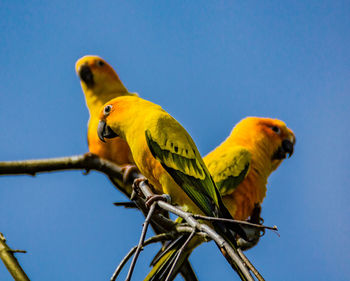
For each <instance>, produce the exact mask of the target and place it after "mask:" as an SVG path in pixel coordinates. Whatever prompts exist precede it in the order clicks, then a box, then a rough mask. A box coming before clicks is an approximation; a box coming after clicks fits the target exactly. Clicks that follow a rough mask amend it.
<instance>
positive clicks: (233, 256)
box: [138, 181, 254, 281]
mask: <svg viewBox="0 0 350 281" xmlns="http://www.w3.org/2000/svg"><path fill="white" fill-rule="evenodd" d="M138 186H139V187H140V189H141V191H142V193H143V194H144V195H145V196H146V197H150V196H152V195H153V193H152V192H151V189H150V187H149V186H148V185H147V184H146V182H145V181H143V182H141V183H140V184H139V185H138ZM157 204H158V206H159V207H160V208H162V209H164V210H166V211H168V212H171V213H173V214H175V215H177V216H179V217H181V218H183V219H184V220H185V221H186V222H187V223H188V224H189V225H190V226H191V227H192V228H193V229H194V230H199V231H201V232H204V233H206V234H207V235H208V236H209V237H210V238H211V239H212V240H214V241H215V243H216V245H217V246H218V247H219V248H220V250H221V252H222V253H223V252H224V253H225V254H223V255H224V257H225V258H226V260H227V261H228V262H229V263H230V265H231V266H232V268H233V269H235V265H237V266H238V267H239V269H240V270H241V271H242V273H243V274H244V276H245V278H246V280H250V281H254V279H253V277H252V276H251V275H250V273H249V271H248V269H247V267H246V266H245V264H244V263H243V262H242V260H241V258H240V256H239V255H238V254H237V253H236V251H235V250H234V249H233V248H232V247H231V246H230V245H229V244H228V243H227V242H226V241H225V239H223V238H222V237H221V236H220V235H219V234H218V233H216V232H215V231H214V230H213V229H212V228H211V227H209V226H208V225H206V224H202V223H199V222H198V221H197V220H196V219H194V218H193V215H192V214H191V213H188V212H185V211H182V210H180V209H179V208H176V207H175V206H173V205H170V204H168V203H166V202H164V201H157Z"/></svg>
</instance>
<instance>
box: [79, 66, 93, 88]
mask: <svg viewBox="0 0 350 281" xmlns="http://www.w3.org/2000/svg"><path fill="white" fill-rule="evenodd" d="M79 77H80V79H81V80H83V81H84V82H85V84H86V85H87V86H88V87H93V86H94V85H95V81H94V75H93V74H92V71H91V69H90V67H89V66H88V65H86V64H84V65H82V66H81V67H80V69H79Z"/></svg>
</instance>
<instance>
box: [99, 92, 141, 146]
mask: <svg viewBox="0 0 350 281" xmlns="http://www.w3.org/2000/svg"><path fill="white" fill-rule="evenodd" d="M139 100H141V99H140V98H138V97H136V96H121V97H117V98H114V99H112V100H110V101H109V102H107V103H106V104H105V105H104V106H102V108H101V111H100V115H99V119H100V121H99V124H98V128H97V134H98V137H99V138H100V140H101V141H103V142H105V138H106V139H111V138H115V137H122V138H124V132H125V128H128V127H130V126H132V125H131V123H133V121H134V119H133V118H132V116H134V115H135V110H136V106H135V104H136V103H137V102H138V101H139Z"/></svg>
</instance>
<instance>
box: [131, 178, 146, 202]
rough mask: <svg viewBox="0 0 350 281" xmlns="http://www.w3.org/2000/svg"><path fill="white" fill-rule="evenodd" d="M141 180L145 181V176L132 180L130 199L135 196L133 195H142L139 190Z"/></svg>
mask: <svg viewBox="0 0 350 281" xmlns="http://www.w3.org/2000/svg"><path fill="white" fill-rule="evenodd" d="M143 181H147V179H146V178H137V179H135V180H134V182H133V184H132V194H131V198H130V199H131V200H133V198H135V196H136V195H137V196H142V192H141V190H140V187H139V185H140V183H141V182H143Z"/></svg>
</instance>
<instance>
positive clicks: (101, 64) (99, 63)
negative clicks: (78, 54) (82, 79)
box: [97, 60, 105, 67]
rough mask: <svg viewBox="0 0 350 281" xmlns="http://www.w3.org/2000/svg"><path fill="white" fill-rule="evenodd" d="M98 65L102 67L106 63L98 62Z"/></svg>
mask: <svg viewBox="0 0 350 281" xmlns="http://www.w3.org/2000/svg"><path fill="white" fill-rule="evenodd" d="M97 65H98V66H100V67H102V66H104V65H105V63H104V62H103V61H101V60H99V61H97Z"/></svg>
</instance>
